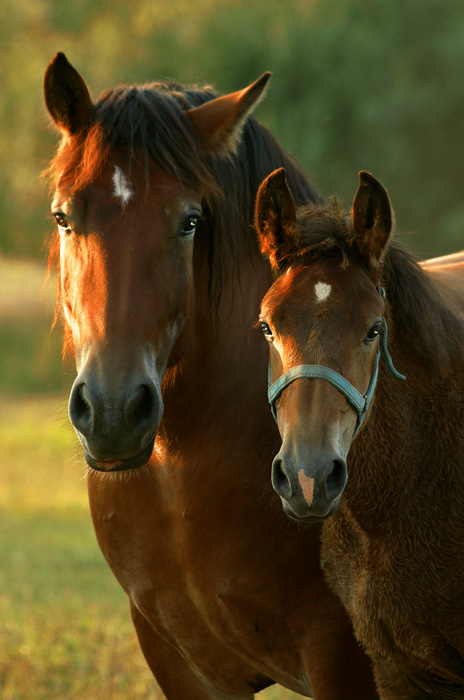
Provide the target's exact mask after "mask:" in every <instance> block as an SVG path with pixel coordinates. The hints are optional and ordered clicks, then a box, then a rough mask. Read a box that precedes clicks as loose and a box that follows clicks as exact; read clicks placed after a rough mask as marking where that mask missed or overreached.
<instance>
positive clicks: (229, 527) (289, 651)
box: [89, 476, 318, 691]
mask: <svg viewBox="0 0 464 700" xmlns="http://www.w3.org/2000/svg"><path fill="white" fill-rule="evenodd" d="M89 496H90V505H91V512H92V518H93V522H94V527H95V531H96V535H97V539H98V542H99V545H100V548H101V550H102V552H103V554H104V556H105V558H106V559H107V561H108V563H109V565H110V567H111V569H112V571H113V573H114V575H115V576H116V578H117V579H118V581H119V583H120V584H121V586H122V587H123V589H124V590H125V591H126V593H127V594H128V595H129V597H130V598H131V600H132V601H133V602H134V603H135V605H136V606H137V608H138V609H139V610H140V612H141V613H142V614H143V616H144V617H145V618H146V619H147V620H148V621H149V622H150V624H151V625H152V627H153V628H154V629H155V630H156V631H157V633H158V634H159V635H160V636H162V637H163V638H164V639H166V640H168V641H169V642H171V643H172V644H173V645H174V646H175V647H177V648H178V649H180V650H181V652H182V654H183V655H184V656H185V657H186V658H188V659H189V660H190V662H191V663H192V664H193V665H194V666H195V667H197V668H198V669H199V670H200V671H201V673H203V674H204V675H206V676H209V677H213V676H214V674H217V672H218V669H217V668H216V665H217V658H221V659H222V660H224V663H226V661H225V660H226V659H229V661H227V665H229V666H232V665H233V664H235V670H234V672H233V673H232V671H231V672H230V675H231V677H232V676H233V675H234V674H235V675H239V668H240V666H243V665H248V664H249V663H250V660H251V659H253V658H255V659H259V666H260V668H261V669H262V670H263V672H264V673H265V674H266V675H269V676H271V673H272V674H274V675H275V673H276V672H277V670H276V667H277V666H279V665H280V667H281V668H283V669H285V670H284V671H282V673H283V675H282V682H285V683H286V684H287V685H289V684H290V685H291V684H292V683H295V678H297V677H298V676H300V675H301V672H300V670H299V668H298V665H299V659H298V654H297V652H296V651H295V647H294V644H293V643H292V640H291V634H290V631H289V629H288V623H287V619H286V618H287V614H288V606H289V605H290V603H289V602H288V595H287V593H286V592H285V591H284V587H283V586H279V585H278V584H276V581H279V579H282V572H281V571H280V570H279V568H278V567H279V566H281V567H284V568H285V567H286V568H289V567H288V564H287V563H286V562H285V561H283V563H282V562H281V563H280V564H277V561H278V558H277V556H276V552H274V551H269V552H268V551H267V550H266V546H263V544H262V541H261V538H260V536H259V533H257V532H256V528H255V531H251V530H250V528H249V526H248V524H247V523H245V522H242V523H241V524H240V520H241V521H243V520H244V519H243V512H242V515H241V517H240V518H239V517H238V514H237V515H235V516H234V514H233V508H231V512H230V513H227V508H228V505H230V504H228V505H226V504H224V503H222V504H221V503H219V504H218V507H217V513H214V512H209V516H208V520H207V521H206V520H205V518H204V516H202V515H201V513H200V512H199V511H198V510H196V509H195V508H194V507H193V506H192V505H190V506H189V504H188V502H187V499H186V498H185V497H184V496H182V494H181V489H176V488H174V486H173V484H172V483H171V484H170V483H169V480H167V479H164V480H163V482H162V483H161V482H160V481H159V480H158V481H155V480H153V479H152V478H148V477H147V478H145V477H140V476H138V477H137V478H134V479H129V480H128V481H124V480H120V481H117V480H114V481H109V480H107V481H106V482H104V481H103V480H101V479H98V480H96V479H92V480H91V482H90V483H89ZM182 504H183V507H182V508H180V507H179V506H180V505H182ZM266 511H267V509H266ZM270 512H272V511H270ZM225 516H227V517H225ZM282 519H283V521H284V523H285V522H286V521H285V519H284V516H282ZM279 529H280V528H279ZM295 532H296V531H295ZM268 539H269V538H268ZM317 540H318V537H317V536H316V533H315V537H314V545H316V543H317ZM272 546H274V545H272ZM276 546H278V545H276ZM306 550H307V546H306V545H305V551H306ZM289 557H290V558H291V560H292V561H294V562H296V561H298V560H297V559H296V558H294V557H293V556H292V554H290V555H289ZM285 578H287V576H286V577H285ZM291 578H292V577H291V575H290V574H289V579H290V580H291ZM294 579H295V580H298V577H297V576H295V577H294ZM290 593H291V592H290ZM296 599H297V598H296ZM277 630H278V635H277V633H276V632H277ZM276 640H277V641H276ZM231 644H232V647H233V649H234V650H235V653H234V654H233V655H231ZM208 647H209V648H215V649H217V656H216V655H215V658H214V663H213V665H212V666H211V667H210V666H208V664H209V663H210V661H211V655H210V654H209V655H208V654H207V653H206V650H207V649H208ZM234 659H235V660H234ZM277 659H278V661H277ZM222 660H221V663H222ZM205 664H206V666H205ZM287 674H288V675H287ZM295 689H296V690H300V691H302V690H303V688H299V687H298V688H295Z"/></svg>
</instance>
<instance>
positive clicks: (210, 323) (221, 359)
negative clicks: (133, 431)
mask: <svg viewBox="0 0 464 700" xmlns="http://www.w3.org/2000/svg"><path fill="white" fill-rule="evenodd" d="M196 280H198V284H197V286H196V287H195V289H194V291H193V296H192V298H191V299H190V308H189V312H188V314H187V321H186V324H185V327H184V330H183V332H182V336H181V338H180V340H179V346H178V347H177V348H176V355H177V360H178V361H177V363H176V365H175V366H174V368H173V369H172V370H171V377H169V381H168V382H167V386H166V387H165V390H164V392H163V393H164V403H165V410H164V418H163V422H162V426H161V435H162V438H163V440H164V441H165V442H166V443H167V444H169V445H171V446H172V448H173V450H177V451H178V452H181V453H183V454H187V453H193V452H198V449H199V443H201V445H202V449H203V450H204V449H205V448H206V446H207V444H208V441H209V440H211V444H214V445H215V449H216V450H220V449H221V448H222V449H223V450H224V451H228V452H230V450H231V449H232V448H233V449H238V448H239V444H240V443H242V444H244V443H247V442H249V441H255V442H256V443H257V444H259V443H260V442H261V441H263V442H264V443H265V444H266V445H267V447H266V450H265V451H266V452H267V451H269V450H271V451H270V452H269V458H271V457H272V450H273V449H275V451H277V449H278V445H277V442H278V440H277V436H276V430H275V427H274V425H273V421H272V418H271V414H270V411H269V406H268V404H267V395H266V386H267V385H266V382H267V363H268V350H267V346H266V343H265V342H264V341H263V338H262V337H261V334H260V333H259V332H258V331H256V330H254V329H253V325H254V324H255V323H256V321H257V318H258V313H259V305H260V302H261V299H262V297H263V295H264V293H265V292H266V290H267V288H268V287H269V286H270V284H271V279H270V271H269V268H268V265H267V263H265V262H264V261H263V260H262V258H261V256H260V255H259V253H258V251H257V249H256V250H255V251H254V252H253V253H252V255H251V256H249V255H248V253H245V254H243V255H242V259H241V262H240V269H239V270H235V271H230V274H229V275H228V276H226V279H225V281H224V285H223V288H222V293H221V297H220V301H219V303H218V306H217V308H215V305H214V301H213V303H211V300H210V298H209V292H208V285H207V274H206V272H205V271H204V270H200V271H199V274H197V275H196ZM180 417H181V419H179V418H180ZM270 436H272V439H271V440H270V439H269V438H270ZM232 443H233V444H232ZM269 444H271V448H270V447H269Z"/></svg>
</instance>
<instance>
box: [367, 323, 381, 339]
mask: <svg viewBox="0 0 464 700" xmlns="http://www.w3.org/2000/svg"><path fill="white" fill-rule="evenodd" d="M381 329H382V326H381V324H380V323H375V324H374V325H373V326H372V328H371V329H370V330H369V332H368V333H367V334H366V337H365V338H364V342H366V343H372V342H373V341H374V340H376V339H377V338H378V337H379V335H380V332H381Z"/></svg>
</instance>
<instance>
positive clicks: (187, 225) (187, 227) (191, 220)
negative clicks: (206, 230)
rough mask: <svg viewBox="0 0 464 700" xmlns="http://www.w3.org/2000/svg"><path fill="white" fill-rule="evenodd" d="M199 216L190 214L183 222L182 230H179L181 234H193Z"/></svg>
mask: <svg viewBox="0 0 464 700" xmlns="http://www.w3.org/2000/svg"><path fill="white" fill-rule="evenodd" d="M199 218H200V217H199V216H196V215H195V214H190V216H188V217H187V218H186V220H185V222H184V223H183V226H182V230H181V235H182V236H193V234H194V233H195V230H196V228H197V224H198V220H199Z"/></svg>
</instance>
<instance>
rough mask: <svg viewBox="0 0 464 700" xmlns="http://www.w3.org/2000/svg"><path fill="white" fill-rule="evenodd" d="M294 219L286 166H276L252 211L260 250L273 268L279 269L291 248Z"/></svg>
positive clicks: (261, 189)
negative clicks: (276, 168) (254, 210)
mask: <svg viewBox="0 0 464 700" xmlns="http://www.w3.org/2000/svg"><path fill="white" fill-rule="evenodd" d="M295 222H296V212H295V201H294V199H293V197H292V193H291V192H290V189H289V187H288V184H287V178H286V177H285V168H279V169H278V170H274V172H273V173H271V174H270V175H268V177H267V178H266V179H265V180H264V182H263V183H262V184H261V187H260V188H259V190H258V195H257V198H256V212H255V226H256V230H257V231H258V235H259V238H260V243H261V252H262V253H263V255H265V256H266V257H267V258H268V259H269V262H270V263H271V267H272V269H273V270H274V271H276V272H277V271H279V270H281V269H282V267H283V265H284V263H285V260H286V258H287V257H288V256H289V254H290V253H291V251H292V250H293V248H294V225H295Z"/></svg>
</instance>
